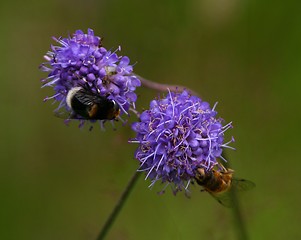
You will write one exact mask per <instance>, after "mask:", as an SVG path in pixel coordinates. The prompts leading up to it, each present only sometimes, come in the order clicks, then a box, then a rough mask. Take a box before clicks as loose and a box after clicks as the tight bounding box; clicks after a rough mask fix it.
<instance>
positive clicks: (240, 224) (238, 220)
mask: <svg viewBox="0 0 301 240" xmlns="http://www.w3.org/2000/svg"><path fill="white" fill-rule="evenodd" d="M225 155H226V154H225V153H223V157H224V158H225V159H227V158H226V156H225ZM224 165H225V167H226V168H230V164H229V162H227V163H226V164H224ZM230 197H231V200H232V203H233V207H232V210H233V217H234V222H235V225H236V233H237V239H238V240H247V239H248V234H247V229H246V225H245V221H244V218H243V214H242V210H241V206H240V202H239V199H238V197H237V194H236V191H235V189H231V190H230Z"/></svg>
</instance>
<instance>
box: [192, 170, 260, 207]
mask: <svg viewBox="0 0 301 240" xmlns="http://www.w3.org/2000/svg"><path fill="white" fill-rule="evenodd" d="M222 167H223V166H222ZM233 173H234V171H233V170H232V169H226V168H224V167H223V170H222V171H219V170H215V169H211V170H209V171H207V170H206V169H205V168H202V167H201V168H197V170H196V174H195V180H196V182H197V183H198V184H199V185H200V186H202V187H203V190H204V191H206V192H208V193H209V194H210V195H211V196H213V197H214V198H215V199H216V200H217V201H218V202H219V203H221V204H222V205H224V206H226V207H232V205H233V202H232V199H231V197H230V196H229V192H230V189H233V190H235V191H244V190H249V189H251V188H253V187H255V184H254V183H253V182H251V181H248V180H245V179H237V178H233Z"/></svg>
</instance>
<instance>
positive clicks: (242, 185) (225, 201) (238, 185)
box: [209, 178, 256, 208]
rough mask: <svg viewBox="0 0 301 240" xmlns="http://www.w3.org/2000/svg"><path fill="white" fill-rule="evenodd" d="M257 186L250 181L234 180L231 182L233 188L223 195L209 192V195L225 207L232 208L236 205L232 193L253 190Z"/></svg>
mask: <svg viewBox="0 0 301 240" xmlns="http://www.w3.org/2000/svg"><path fill="white" fill-rule="evenodd" d="M255 186H256V185H255V183H253V182H251V181H249V180H245V179H237V178H233V179H232V182H231V188H230V189H229V191H226V192H223V193H213V192H209V193H210V195H211V196H212V197H213V198H215V199H216V200H217V201H218V202H219V203H220V204H222V205H223V206H225V207H228V208H231V207H233V205H234V201H233V195H232V196H231V191H235V192H241V191H247V190H251V189H252V188H254V187H255Z"/></svg>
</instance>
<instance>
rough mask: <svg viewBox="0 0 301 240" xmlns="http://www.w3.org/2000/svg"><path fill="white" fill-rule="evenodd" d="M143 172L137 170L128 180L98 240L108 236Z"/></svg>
mask: <svg viewBox="0 0 301 240" xmlns="http://www.w3.org/2000/svg"><path fill="white" fill-rule="evenodd" d="M140 175H141V174H140V173H139V172H137V171H136V172H135V173H134V175H133V176H132V178H131V180H130V181H129V182H128V184H127V186H126V188H125V190H124V192H123V193H122V195H121V197H120V198H119V200H118V202H117V204H116V206H115V207H114V209H113V211H112V212H111V214H110V215H109V217H108V219H107V221H106V222H105V224H104V226H103V227H102V229H101V231H100V233H99V235H98V237H97V240H102V239H104V238H105V237H106V235H107V233H108V231H109V230H110V228H111V227H112V225H113V223H114V222H115V220H116V218H117V216H118V215H119V213H120V210H121V209H122V208H123V206H124V204H125V202H126V200H127V198H128V197H129V195H130V193H131V192H132V190H133V188H134V186H135V184H136V182H137V181H138V179H139V176H140Z"/></svg>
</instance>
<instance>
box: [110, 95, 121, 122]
mask: <svg viewBox="0 0 301 240" xmlns="http://www.w3.org/2000/svg"><path fill="white" fill-rule="evenodd" d="M110 102H111V107H110V109H109V112H108V119H109V120H113V119H116V118H117V117H118V116H119V114H120V107H119V105H118V103H117V102H116V101H115V100H110Z"/></svg>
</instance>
